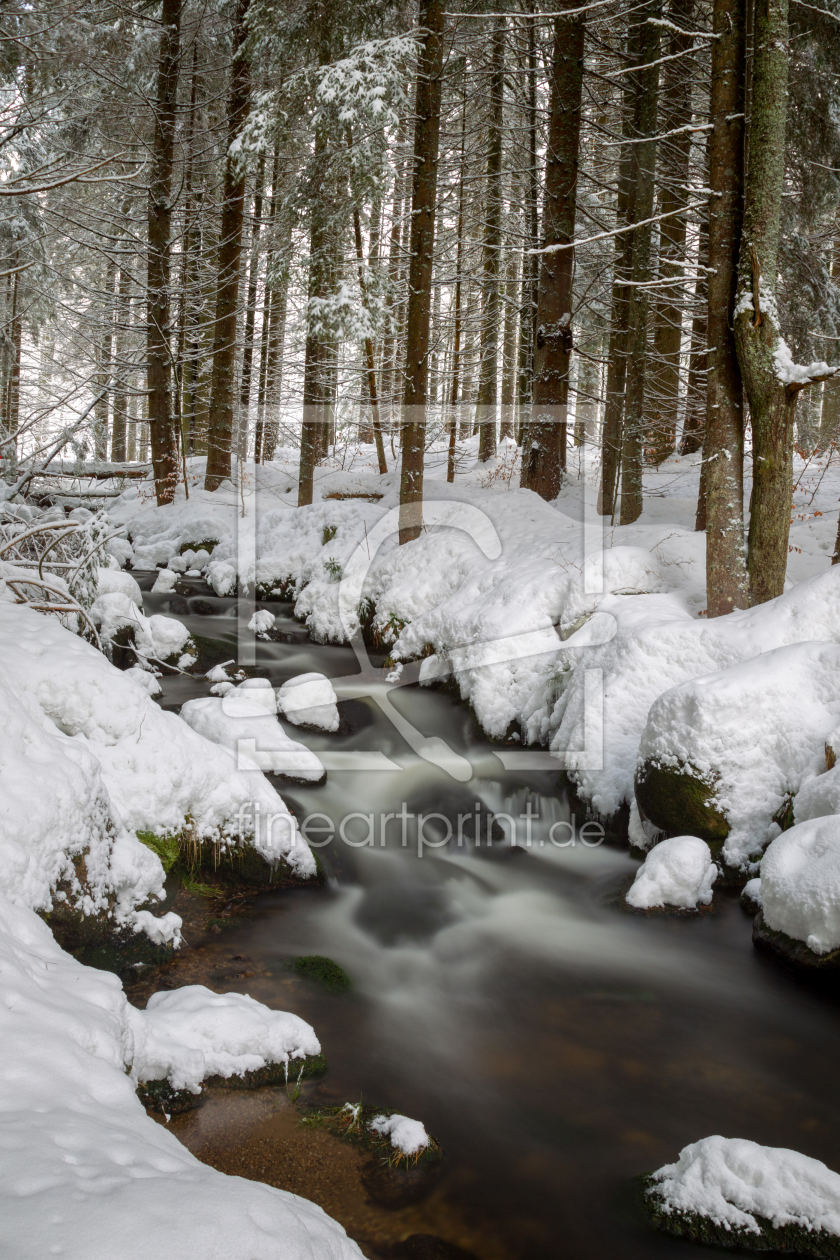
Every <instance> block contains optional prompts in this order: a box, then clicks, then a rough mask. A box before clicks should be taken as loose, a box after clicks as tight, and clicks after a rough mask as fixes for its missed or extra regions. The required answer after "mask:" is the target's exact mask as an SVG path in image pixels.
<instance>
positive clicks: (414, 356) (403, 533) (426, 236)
mask: <svg viewBox="0 0 840 1260" xmlns="http://www.w3.org/2000/svg"><path fill="white" fill-rule="evenodd" d="M443 14H444V6H443V0H420V13H419V23H418V24H419V26H420V27H421V28H422V30H423V36H422V39H421V43H420V54H419V57H418V66H417V94H416V99H415V109H414V114H415V120H416V121H415V124H414V176H413V180H412V191H411V245H410V259H409V271H408V312H407V320H406V364H405V395H404V408H405V410H404V413H403V417H402V468H401V472H400V544H401V545H402V544H403V543H407V542H411V541H412V540H413V539H414V538H417V537H418V536H419V534H420V530H421V529H422V528H423V458H424V454H425V446H426V399H427V394H428V384H429V325H430V321H431V306H432V263H433V258H434V247H435V208H436V201H437V175H438V151H439V148H440V105H441V88H442V84H441V78H442V74H443V23H444V16H443Z"/></svg>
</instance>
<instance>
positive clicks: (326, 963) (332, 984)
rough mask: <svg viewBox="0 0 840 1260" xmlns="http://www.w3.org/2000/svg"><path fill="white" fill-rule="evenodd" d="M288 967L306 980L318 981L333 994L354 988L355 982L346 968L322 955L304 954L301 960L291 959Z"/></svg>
mask: <svg viewBox="0 0 840 1260" xmlns="http://www.w3.org/2000/svg"><path fill="white" fill-rule="evenodd" d="M287 966H288V968H289V970H290V971H294V972H295V973H296V974H297V975H299V976H302V977H303V978H304V979H305V980H315V981H317V983H318V984H322V985H323V986H324V988H325V989H329V990H330V991H331V992H332V993H346V992H347V991H348V989H352V987H353V982H352V980H351V979H350V977H349V976H348V974H347V972H346V971H345V970H344V968H343V967H340V966H339V965H338V963H337V962H333V960H332V959H331V958H325V957H324V956H323V955H322V954H303V955H301V957H299V958H290V959H289V960H288V963H287Z"/></svg>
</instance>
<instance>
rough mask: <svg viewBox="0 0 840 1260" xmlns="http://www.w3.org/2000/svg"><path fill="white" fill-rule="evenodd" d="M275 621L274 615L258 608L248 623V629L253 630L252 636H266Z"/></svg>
mask: <svg viewBox="0 0 840 1260" xmlns="http://www.w3.org/2000/svg"><path fill="white" fill-rule="evenodd" d="M276 620H277V618H276V617H275V616H274V613H270V612H269V611H268V609H267V608H260V609H259V610H258V611H257V612H255V613H254V615H253V617H252V618H251V620H250V621H249V622H248V629H249V630H253V632H254V634H267V633H268V631H269V630H270V629H271V627H272V626H273V625H274V623H275V621H276Z"/></svg>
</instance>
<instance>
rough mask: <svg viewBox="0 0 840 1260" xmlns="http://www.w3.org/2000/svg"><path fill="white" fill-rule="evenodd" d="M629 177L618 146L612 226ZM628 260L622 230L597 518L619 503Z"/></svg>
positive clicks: (629, 243) (620, 219) (630, 42)
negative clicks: (616, 185) (616, 186)
mask: <svg viewBox="0 0 840 1260" xmlns="http://www.w3.org/2000/svg"><path fill="white" fill-rule="evenodd" d="M640 29H641V28H640V27H639V25H638V24H631V25H630V26H629V27H628V31H627V57H628V60H636V59H637V58H638V51H639V38H640ZM634 111H635V97H634V93H633V85H632V83H630V82H629V80H628V79H627V78H625V88H624V100H623V105H622V116H621V134H622V136H623V137H624V138H625V139H627V140H629V139H630V138H632V135H633V118H634ZM632 175H633V145H631V144H623V145H622V146H621V155H620V158H619V169H618V193H617V195H616V206H615V218H616V227H619V228H620V227H624V226H626V224H627V221H628V220H627V212H628V208H629V206H630V194H631V180H632ZM632 261H633V233H632V232H623V233H621V235H619V236H616V238H615V260H614V262H613V284H612V302H611V307H610V336H609V344H608V349H607V380H606V388H605V393H606V402H605V405H604V430H603V433H602V436H601V482H600V486H599V489H598V511H599V513H600V514H601V516H610V517H614V516H615V510H616V506H617V503H618V478H619V472H620V470H621V444H622V430H623V427H624V388H625V385H626V381H627V322H628V318H629V310H630V290H629V289H628V287H627V281H628V280H629V279H630V267H631V264H632Z"/></svg>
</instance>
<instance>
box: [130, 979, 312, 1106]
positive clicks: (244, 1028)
mask: <svg viewBox="0 0 840 1260" xmlns="http://www.w3.org/2000/svg"><path fill="white" fill-rule="evenodd" d="M132 1019H133V1030H134V1057H133V1061H132V1062H133V1067H132V1070H133V1074H134V1076H135V1077H136V1079H137V1080H138V1081H158V1080H164V1079H165V1080H168V1081H169V1083H170V1085H171V1086H172V1087H173V1089H188V1090H190V1091H191V1092H192V1093H194V1094H197V1093H198V1092H199V1090H200V1086H201V1082H202V1081H203V1080H206V1079H207V1078H208V1077H210V1076H224V1077H230V1076H244V1075H245V1073H246V1072H256V1071H259V1070H260V1069H261V1068H264V1067H266V1066H267V1065H268V1064H270V1063H286V1064H288V1063H289V1062H290V1061H291V1060H292V1059H302V1058H304V1057H305V1056H306V1055H310V1054H320V1053H321V1044H320V1042H319V1041H318V1038H317V1037H316V1036H315V1032H314V1030H313V1029H312V1027H311V1026H310V1025H309V1024H307V1023H306V1022H305V1021H304V1020H302V1019H300V1018H299V1017H298V1016H297V1015H292V1014H290V1013H289V1012H288V1011H272V1010H269V1008H268V1007H267V1006H263V1004H262V1002H255V1001H254V999H253V998H251V997H248V996H247V994H243V993H213V992H211V990H210V989H206V988H205V987H204V986H203V985H200V984H193V985H188V986H186V987H185V988H183V989H173V990H172V991H171V992H166V993H155V994H153V995H152V997H150V998H149V1003H148V1006H147V1007H146V1010H145V1011H137V1012H134V1014H133V1016H132Z"/></svg>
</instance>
